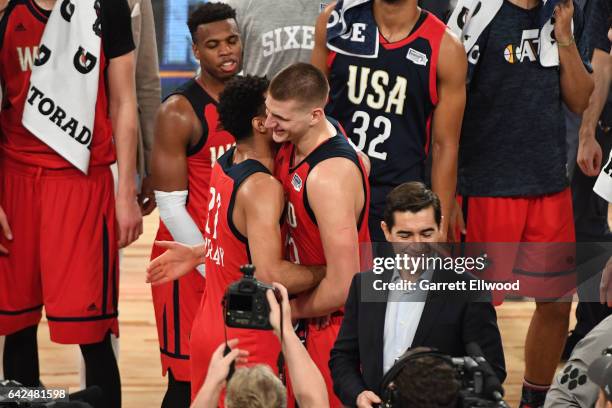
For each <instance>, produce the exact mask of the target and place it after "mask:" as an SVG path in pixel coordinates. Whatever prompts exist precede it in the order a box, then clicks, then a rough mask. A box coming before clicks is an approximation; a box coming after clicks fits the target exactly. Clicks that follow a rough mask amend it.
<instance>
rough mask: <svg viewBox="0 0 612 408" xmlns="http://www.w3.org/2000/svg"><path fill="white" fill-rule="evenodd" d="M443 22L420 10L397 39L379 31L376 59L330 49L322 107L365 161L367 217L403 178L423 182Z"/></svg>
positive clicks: (376, 213)
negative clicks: (326, 97)
mask: <svg viewBox="0 0 612 408" xmlns="http://www.w3.org/2000/svg"><path fill="white" fill-rule="evenodd" d="M445 30H446V25H445V24H444V23H442V22H441V21H440V20H438V19H437V18H436V17H435V16H433V15H432V14H430V13H427V12H426V11H423V12H422V13H421V16H420V18H419V20H418V22H417V24H416V25H415V28H414V29H413V30H412V32H411V33H410V34H409V35H408V36H407V37H406V38H405V39H403V40H401V41H397V42H394V43H389V42H387V41H386V40H385V39H384V38H383V37H382V36H380V41H379V42H380V47H379V50H378V57H377V58H363V57H355V56H348V55H343V54H339V53H338V54H337V53H335V52H330V54H329V58H328V61H327V62H328V67H329V82H330V87H331V89H330V98H329V103H328V105H327V107H326V112H327V114H328V115H329V116H332V117H334V118H336V119H337V120H339V121H340V123H341V124H342V126H343V127H344V129H345V130H346V133H347V135H348V137H349V138H350V140H351V142H352V143H353V144H354V145H355V146H356V147H357V148H358V149H359V150H361V151H363V152H364V153H366V154H367V155H368V156H369V158H370V161H371V164H372V169H371V172H370V186H371V193H372V196H371V205H370V217H372V218H374V220H376V221H375V222H378V221H379V220H380V219H382V213H383V207H384V202H385V197H386V196H387V194H388V193H389V191H390V190H391V189H393V187H395V186H397V185H399V184H401V183H404V182H406V181H426V180H427V179H429V177H428V176H426V174H425V171H426V170H425V169H426V166H425V163H426V159H427V155H428V153H429V145H430V122H431V117H432V113H433V110H434V108H435V106H436V104H437V101H438V95H437V90H436V81H437V78H436V65H437V61H438V53H439V49H440V43H441V41H442V37H443V36H444V32H445Z"/></svg>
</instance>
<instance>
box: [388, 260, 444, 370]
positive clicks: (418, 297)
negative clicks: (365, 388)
mask: <svg viewBox="0 0 612 408" xmlns="http://www.w3.org/2000/svg"><path fill="white" fill-rule="evenodd" d="M432 276H433V271H432V270H427V271H425V272H423V273H422V274H421V276H420V277H419V279H418V280H417V281H416V282H415V283H416V287H415V290H405V291H402V290H393V291H389V297H388V299H387V311H386V313H385V331H384V336H383V374H384V373H386V372H387V371H389V369H390V368H391V367H392V366H393V364H394V363H395V360H396V359H397V358H398V357H400V356H401V355H402V354H404V352H405V351H406V349H408V348H409V347H411V346H412V341H413V340H414V335H415V334H416V331H417V327H418V326H419V321H420V320H421V315H422V314H423V309H424V308H425V299H426V297H427V290H421V289H420V288H419V281H422V280H431V277H432ZM400 280H401V276H400V274H399V271H398V270H395V271H394V272H393V276H392V278H391V282H399V281H400Z"/></svg>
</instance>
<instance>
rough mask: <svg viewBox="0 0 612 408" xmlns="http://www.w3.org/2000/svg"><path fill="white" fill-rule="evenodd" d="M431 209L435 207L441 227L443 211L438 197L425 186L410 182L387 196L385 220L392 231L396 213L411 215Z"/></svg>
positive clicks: (396, 188)
mask: <svg viewBox="0 0 612 408" xmlns="http://www.w3.org/2000/svg"><path fill="white" fill-rule="evenodd" d="M429 207H433V209H434V218H435V220H436V224H437V225H438V227H439V226H440V223H441V222H442V210H441V208H440V199H439V198H438V195H437V194H436V193H434V192H433V191H431V190H430V189H428V188H427V187H426V186H425V184H423V183H420V182H418V181H410V182H408V183H404V184H400V185H399V186H397V187H395V188H394V189H393V190H391V192H390V193H389V194H388V195H387V199H386V202H385V211H384V215H383V219H384V221H385V224H387V228H389V231H391V228H393V225H395V219H394V218H393V214H394V213H395V212H406V211H410V212H411V213H417V212H419V211H421V210H424V209H426V208H429Z"/></svg>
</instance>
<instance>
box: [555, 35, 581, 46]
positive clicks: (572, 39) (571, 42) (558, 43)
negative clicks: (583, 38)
mask: <svg viewBox="0 0 612 408" xmlns="http://www.w3.org/2000/svg"><path fill="white" fill-rule="evenodd" d="M575 42H576V40H575V39H574V36H572V38H570V40H569V41H568V42H566V43H562V42H561V41H557V45H558V46H559V47H569V46H570V45H572V44H574V43H575Z"/></svg>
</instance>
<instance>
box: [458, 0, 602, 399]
mask: <svg viewBox="0 0 612 408" xmlns="http://www.w3.org/2000/svg"><path fill="white" fill-rule="evenodd" d="M543 8H544V5H543V2H541V1H540V0H508V1H504V2H503V5H502V6H501V8H500V10H499V11H498V12H497V14H496V15H495V18H494V19H493V20H492V22H491V23H490V25H489V28H488V30H489V31H488V39H487V44H486V48H484V50H483V52H482V53H481V54H480V58H479V62H478V67H477V72H476V73H475V74H474V77H473V78H472V80H471V82H470V94H469V98H468V101H469V102H468V104H467V107H466V112H465V117H464V121H463V129H462V135H461V150H460V155H459V193H460V194H461V195H462V205H463V213H464V214H465V216H466V224H467V237H466V240H467V241H468V242H508V243H510V242H526V243H530V244H528V245H521V246H520V251H517V250H514V251H512V249H511V248H510V247H506V248H505V249H504V252H505V255H504V256H511V259H509V262H497V263H494V264H493V266H492V267H491V268H488V269H487V270H486V272H487V274H488V276H487V278H489V279H491V280H495V281H510V280H513V281H514V280H517V279H519V280H520V288H521V294H523V295H525V296H529V297H534V298H536V309H535V312H534V314H533V317H532V319H531V324H530V326H529V331H528V332H527V338H526V340H525V377H524V382H523V392H522V398H521V405H520V406H521V407H523V408H537V407H541V406H542V405H543V404H544V398H545V396H546V392H547V390H548V387H549V386H550V384H551V381H552V379H553V375H554V373H555V370H556V368H557V364H558V362H559V358H560V356H561V352H562V350H563V345H564V342H565V338H566V334H567V328H568V323H569V312H570V308H571V299H568V300H565V301H563V300H562V301H557V302H555V301H552V302H551V301H547V300H548V299H558V298H560V297H562V296H564V295H565V294H566V292H567V291H569V290H571V289H572V288H574V287H575V277H574V276H572V275H571V273H572V272H573V269H574V261H573V259H574V257H573V254H568V252H566V251H567V244H563V243H573V242H574V240H575V233H574V220H573V213H572V197H571V192H570V189H569V187H568V179H567V173H566V162H567V159H566V158H567V154H566V142H565V125H564V124H565V121H564V114H563V110H562V102H564V103H565V104H566V105H567V107H568V108H569V109H570V110H571V111H573V112H574V113H577V114H581V113H582V112H583V111H584V109H585V108H586V107H587V106H588V102H589V96H590V94H591V91H592V90H593V82H592V79H591V78H590V75H589V73H588V71H587V69H586V67H585V64H584V63H583V60H582V58H581V54H580V52H579V50H578V47H577V46H576V41H577V40H578V39H580V25H581V24H580V20H579V19H576V21H575V22H574V27H575V28H576V31H575V32H574V33H573V34H572V28H571V27H572V17H573V15H574V6H573V3H572V1H561V2H559V4H558V5H557V6H556V7H555V10H554V17H555V23H554V38H555V39H556V44H557V48H558V55H559V67H556V68H550V67H543V66H542V65H541V63H540V55H539V50H540V47H541V44H539V42H540V39H539V38H540V34H539V33H540V27H541V25H540V21H541V12H542V10H543ZM574 35H575V38H576V40H575V39H574ZM506 124H507V126H506ZM546 243H549V244H546ZM550 243H556V244H550ZM559 243H561V244H559ZM571 247H572V250H573V245H571ZM517 248H518V246H517ZM515 258H516V259H515Z"/></svg>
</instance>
